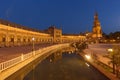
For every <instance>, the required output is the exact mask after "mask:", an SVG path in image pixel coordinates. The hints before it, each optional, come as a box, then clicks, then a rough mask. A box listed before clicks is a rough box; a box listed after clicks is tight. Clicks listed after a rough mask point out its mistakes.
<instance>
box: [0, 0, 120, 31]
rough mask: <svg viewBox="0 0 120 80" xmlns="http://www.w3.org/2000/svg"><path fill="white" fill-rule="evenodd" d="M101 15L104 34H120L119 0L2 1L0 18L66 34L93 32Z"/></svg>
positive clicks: (0, 3)
mask: <svg viewBox="0 0 120 80" xmlns="http://www.w3.org/2000/svg"><path fill="white" fill-rule="evenodd" d="M96 11H97V12H98V15H99V20H100V22H101V27H102V30H103V32H105V33H109V32H114V31H120V0H0V18H1V19H5V20H8V21H11V22H14V23H17V24H21V25H24V26H28V27H32V28H36V29H40V30H44V29H46V28H48V27H49V26H50V25H56V26H57V27H58V28H61V27H62V29H63V33H80V32H85V31H92V26H93V20H94V17H93V16H94V14H95V12H96Z"/></svg>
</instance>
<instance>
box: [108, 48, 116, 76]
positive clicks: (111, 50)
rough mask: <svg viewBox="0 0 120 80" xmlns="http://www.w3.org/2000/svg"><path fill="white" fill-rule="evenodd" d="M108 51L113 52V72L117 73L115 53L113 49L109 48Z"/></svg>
mask: <svg viewBox="0 0 120 80" xmlns="http://www.w3.org/2000/svg"><path fill="white" fill-rule="evenodd" d="M108 52H110V53H111V54H112V64H113V74H115V55H114V53H113V49H111V48H110V49H108Z"/></svg>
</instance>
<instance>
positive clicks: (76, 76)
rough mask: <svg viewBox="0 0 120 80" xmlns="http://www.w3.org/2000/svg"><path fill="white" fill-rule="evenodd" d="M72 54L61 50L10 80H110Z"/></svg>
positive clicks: (33, 64)
mask: <svg viewBox="0 0 120 80" xmlns="http://www.w3.org/2000/svg"><path fill="white" fill-rule="evenodd" d="M72 52H73V51H68V50H67V52H66V51H65V50H59V51H57V52H55V53H53V54H52V55H50V56H49V57H47V58H46V59H45V60H43V61H41V60H40V59H38V60H36V61H35V62H33V63H32V64H30V65H29V67H25V68H26V69H24V70H20V71H21V73H19V74H18V76H17V77H16V78H14V79H13V78H12V79H9V80H109V79H107V78H106V77H105V76H104V75H102V74H101V73H100V72H99V71H97V70H96V69H94V68H93V67H92V66H91V65H90V64H89V63H87V62H85V61H84V60H83V58H82V57H80V56H79V55H78V54H75V53H72ZM38 61H40V63H38ZM27 70H29V71H28V72H27ZM26 72H27V73H26ZM20 77H22V78H21V79H20Z"/></svg>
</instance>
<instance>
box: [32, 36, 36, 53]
mask: <svg viewBox="0 0 120 80" xmlns="http://www.w3.org/2000/svg"><path fill="white" fill-rule="evenodd" d="M34 41H35V38H34V37H33V38H32V42H33V44H32V51H34V49H35V45H34Z"/></svg>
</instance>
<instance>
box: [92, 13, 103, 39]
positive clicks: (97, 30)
mask: <svg viewBox="0 0 120 80" xmlns="http://www.w3.org/2000/svg"><path fill="white" fill-rule="evenodd" d="M92 34H93V35H92V37H93V38H99V37H102V30H101V25H100V21H99V19H98V13H97V12H96V13H95V15H94V23H93V33H92Z"/></svg>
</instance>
